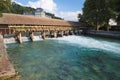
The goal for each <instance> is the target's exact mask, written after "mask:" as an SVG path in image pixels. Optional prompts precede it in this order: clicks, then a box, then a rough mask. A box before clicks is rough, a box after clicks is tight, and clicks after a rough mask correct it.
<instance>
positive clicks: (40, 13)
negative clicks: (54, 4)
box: [35, 8, 46, 17]
mask: <svg viewBox="0 0 120 80" xmlns="http://www.w3.org/2000/svg"><path fill="white" fill-rule="evenodd" d="M35 16H36V17H46V15H45V11H44V10H43V9H42V8H37V9H36V10H35Z"/></svg>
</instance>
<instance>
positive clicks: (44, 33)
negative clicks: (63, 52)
mask: <svg viewBox="0 0 120 80" xmlns="http://www.w3.org/2000/svg"><path fill="white" fill-rule="evenodd" d="M42 38H43V39H46V32H45V31H43V33H42Z"/></svg>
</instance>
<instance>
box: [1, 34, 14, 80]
mask: <svg viewBox="0 0 120 80" xmlns="http://www.w3.org/2000/svg"><path fill="white" fill-rule="evenodd" d="M14 75H15V69H14V67H13V65H12V64H11V63H10V61H9V59H8V55H7V52H6V48H5V44H4V41H3V36H2V35H0V80H5V79H8V78H10V77H13V76H14Z"/></svg>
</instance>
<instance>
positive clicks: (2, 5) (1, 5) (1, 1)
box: [0, 0, 11, 17]
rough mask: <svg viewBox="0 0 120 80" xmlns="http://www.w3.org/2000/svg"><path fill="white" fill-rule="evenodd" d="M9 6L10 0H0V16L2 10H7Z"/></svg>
mask: <svg viewBox="0 0 120 80" xmlns="http://www.w3.org/2000/svg"><path fill="white" fill-rule="evenodd" d="M10 6H11V0H0V17H1V16H2V12H9V11H10Z"/></svg>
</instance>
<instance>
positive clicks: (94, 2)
mask: <svg viewBox="0 0 120 80" xmlns="http://www.w3.org/2000/svg"><path fill="white" fill-rule="evenodd" d="M118 2H120V0H86V1H85V3H84V7H83V14H82V15H81V14H79V15H78V18H79V21H84V22H87V23H88V24H90V25H92V26H94V27H96V29H97V30H98V29H99V28H100V27H101V26H108V23H109V19H110V18H114V19H115V18H116V17H117V20H119V16H118V15H119V11H120V10H119V9H120V6H119V4H120V3H118Z"/></svg>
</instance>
